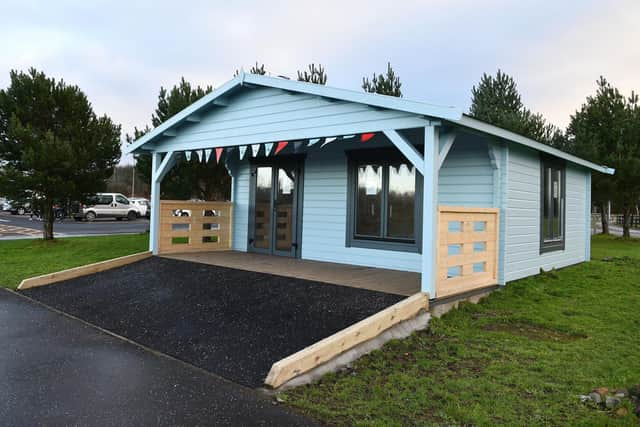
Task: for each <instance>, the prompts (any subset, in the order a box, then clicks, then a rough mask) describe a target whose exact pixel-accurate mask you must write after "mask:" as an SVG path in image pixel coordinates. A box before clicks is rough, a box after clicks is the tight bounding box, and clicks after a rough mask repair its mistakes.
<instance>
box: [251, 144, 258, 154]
mask: <svg viewBox="0 0 640 427" xmlns="http://www.w3.org/2000/svg"><path fill="white" fill-rule="evenodd" d="M259 152H260V144H251V154H252V155H253V157H258V153H259Z"/></svg>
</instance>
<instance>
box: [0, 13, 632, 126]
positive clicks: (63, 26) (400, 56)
mask: <svg viewBox="0 0 640 427" xmlns="http://www.w3.org/2000/svg"><path fill="white" fill-rule="evenodd" d="M0 16H1V17H2V18H1V22H2V25H1V26H0V87H5V86H6V85H7V84H8V81H9V71H10V70H11V69H20V70H26V69H27V68H29V67H32V66H33V67H36V68H38V69H40V70H43V71H44V72H45V73H47V74H48V75H50V76H54V77H56V78H64V79H65V80H66V81H67V82H70V83H73V84H77V85H78V86H80V87H81V88H82V89H83V90H84V91H85V92H86V93H87V95H88V96H89V99H90V100H91V101H92V103H93V105H94V108H95V110H96V111H97V112H98V113H100V114H102V113H106V114H108V115H109V116H111V117H112V118H113V119H114V120H115V121H116V122H118V123H121V124H122V127H123V135H124V133H126V132H129V133H130V132H131V131H132V129H133V127H134V126H139V127H143V126H144V125H145V124H147V123H149V121H150V115H151V112H152V111H153V108H154V107H155V103H156V97H157V94H158V89H159V87H160V86H165V87H166V86H172V85H173V84H175V83H176V82H177V81H178V80H179V79H180V77H181V76H184V77H185V78H186V79H187V80H189V81H191V82H194V83H198V84H201V85H205V84H211V85H213V86H214V87H217V86H220V85H222V84H223V83H224V82H225V81H227V80H228V79H230V78H231V77H232V75H233V72H234V70H235V69H236V68H239V67H244V68H245V70H248V69H249V68H250V67H251V65H252V64H253V63H255V61H259V62H260V63H264V64H265V65H266V68H267V69H268V70H269V71H271V73H273V74H279V75H288V76H291V77H294V76H295V75H296V70H299V69H303V68H304V67H306V65H307V64H308V63H311V62H315V63H322V64H323V65H324V66H325V67H326V70H327V73H328V76H329V81H328V84H329V85H331V86H337V87H343V88H350V89H359V86H360V83H361V80H362V76H364V75H371V74H372V73H373V72H378V73H379V72H381V71H384V69H385V66H386V62H387V61H391V64H392V65H393V67H394V69H395V70H396V72H397V74H399V76H400V77H401V81H402V83H403V93H404V96H405V97H406V98H410V99H416V100H424V101H430V102H435V103H441V104H447V105H455V106H459V107H462V108H463V109H465V110H466V109H467V108H468V106H469V98H470V90H471V87H472V86H473V85H474V84H476V83H477V81H478V80H479V78H480V76H481V75H482V73H483V72H488V73H495V71H496V70H497V69H498V68H501V69H502V70H504V71H505V72H507V73H509V74H511V75H512V76H514V77H515V79H516V81H517V82H518V86H519V89H520V91H521V93H522V95H523V100H524V102H525V104H526V105H527V106H528V107H529V108H531V109H532V110H534V111H537V112H540V113H542V114H543V115H544V116H545V117H547V118H548V119H549V120H550V121H551V122H553V123H555V124H556V125H558V126H566V124H567V123H568V121H569V115H570V114H571V113H572V112H574V111H575V109H576V108H577V107H579V105H580V104H581V103H582V102H583V100H584V98H585V97H586V96H587V95H588V94H590V93H593V92H594V90H595V80H596V79H597V78H598V76H600V75H604V76H605V77H606V78H607V79H609V80H610V81H611V82H612V83H613V84H614V85H616V86H617V87H619V88H620V89H621V90H622V91H623V92H624V93H630V92H631V90H633V89H635V90H638V91H640V25H639V24H640V22H639V20H640V1H638V0H628V1H623V0H620V1H617V0H611V1H607V2H603V1H588V0H580V1H578V0H576V1H569V0H552V1H533V0H529V1H526V2H523V1H515V0H514V1H499V0H483V1H462V0H461V1H456V0H445V1H439V0H422V1H413V0H401V1H395V2H392V1H388V0H384V1H376V0H367V1H350V0H338V1H334V0H324V1H314V2H306V1H299V0H298V1H277V0H272V1H263V2H258V1H251V0H245V1H242V2H235V1H228V0H227V1H203V2H198V1H191V2H189V1H182V2H179V1H159V0H155V1H135V0H129V1H126V2H124V1H121V2H118V1H113V2H107V1H104V2H103V1H98V0H93V1H86V0H83V1H56V2H51V1H29V0H18V1H13V0H2V2H1V4H0Z"/></svg>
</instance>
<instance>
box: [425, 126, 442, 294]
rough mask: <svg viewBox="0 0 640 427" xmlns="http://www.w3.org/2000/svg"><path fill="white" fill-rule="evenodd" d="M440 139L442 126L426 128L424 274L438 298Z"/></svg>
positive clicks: (427, 284)
mask: <svg viewBox="0 0 640 427" xmlns="http://www.w3.org/2000/svg"><path fill="white" fill-rule="evenodd" d="M439 169H440V142H439V139H438V128H437V127H435V126H433V125H429V126H425V128H424V173H423V177H424V184H423V186H422V187H423V197H422V276H421V290H422V292H424V293H428V294H429V297H430V298H435V297H436V277H437V267H438V262H437V253H438V250H437V248H438V172H439Z"/></svg>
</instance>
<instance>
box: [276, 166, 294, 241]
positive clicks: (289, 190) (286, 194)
mask: <svg viewBox="0 0 640 427" xmlns="http://www.w3.org/2000/svg"><path fill="white" fill-rule="evenodd" d="M295 187H296V176H295V170H293V169H289V168H278V194H277V198H276V218H275V221H276V227H277V233H276V249H278V250H281V251H290V250H291V244H292V243H293V240H292V239H293V237H292V235H293V197H294V194H295Z"/></svg>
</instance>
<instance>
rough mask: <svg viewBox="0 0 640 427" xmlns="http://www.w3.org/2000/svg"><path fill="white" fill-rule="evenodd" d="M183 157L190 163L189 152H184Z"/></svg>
mask: <svg viewBox="0 0 640 427" xmlns="http://www.w3.org/2000/svg"><path fill="white" fill-rule="evenodd" d="M184 157H185V158H186V159H187V162H190V161H191V151H185V152H184Z"/></svg>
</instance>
